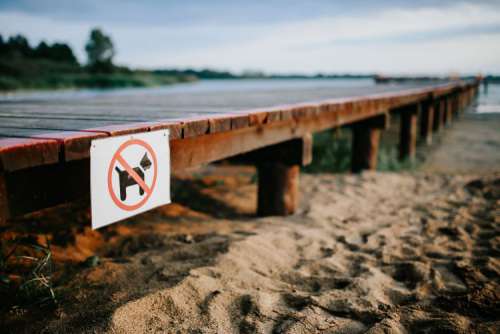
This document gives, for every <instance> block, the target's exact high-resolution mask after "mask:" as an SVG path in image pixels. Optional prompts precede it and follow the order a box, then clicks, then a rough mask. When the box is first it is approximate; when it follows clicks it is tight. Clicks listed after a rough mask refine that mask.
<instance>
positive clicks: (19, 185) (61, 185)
mask: <svg viewBox="0 0 500 334" xmlns="http://www.w3.org/2000/svg"><path fill="white" fill-rule="evenodd" d="M89 182H90V160H89V159H83V160H77V161H72V162H68V163H65V164H60V163H56V164H49V165H43V166H35V167H33V168H26V169H20V170H16V171H13V172H3V173H0V187H2V185H3V186H4V188H5V189H4V190H3V191H2V189H1V188H0V198H1V199H2V202H3V203H4V205H6V206H8V208H7V209H6V210H5V208H4V210H2V211H1V212H0V223H1V221H2V220H5V219H8V218H10V217H15V216H18V215H22V214H25V213H28V212H33V211H37V210H40V209H44V208H47V207H51V206H55V205H58V204H62V203H67V202H71V201H73V200H76V199H78V198H81V197H85V196H86V197H88V196H89V192H90V187H89V184H90V183H89ZM0 209H1V208H0Z"/></svg>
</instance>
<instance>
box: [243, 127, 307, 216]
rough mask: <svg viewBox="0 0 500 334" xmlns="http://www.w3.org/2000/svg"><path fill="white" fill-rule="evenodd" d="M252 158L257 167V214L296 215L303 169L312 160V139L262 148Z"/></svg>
mask: <svg viewBox="0 0 500 334" xmlns="http://www.w3.org/2000/svg"><path fill="white" fill-rule="evenodd" d="M249 158H253V159H254V163H255V164H256V165H257V173H258V190H257V214H258V215H259V216H270V215H289V214H293V213H294V212H295V211H296V210H297V206H298V202H299V173H300V166H301V165H306V164H309V163H310V162H311V160H312V137H311V135H310V134H308V135H306V136H304V137H303V138H297V139H293V140H289V141H286V142H283V143H280V144H277V145H272V146H268V147H265V148H262V149H260V150H257V151H255V152H252V153H250V156H249Z"/></svg>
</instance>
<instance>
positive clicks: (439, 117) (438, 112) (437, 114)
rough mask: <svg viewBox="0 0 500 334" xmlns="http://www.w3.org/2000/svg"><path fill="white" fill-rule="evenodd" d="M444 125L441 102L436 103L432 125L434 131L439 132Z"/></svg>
mask: <svg viewBox="0 0 500 334" xmlns="http://www.w3.org/2000/svg"><path fill="white" fill-rule="evenodd" d="M442 125H443V110H442V108H441V101H439V100H438V101H435V102H434V120H433V123H432V130H433V131H434V132H439V130H441V127H442Z"/></svg>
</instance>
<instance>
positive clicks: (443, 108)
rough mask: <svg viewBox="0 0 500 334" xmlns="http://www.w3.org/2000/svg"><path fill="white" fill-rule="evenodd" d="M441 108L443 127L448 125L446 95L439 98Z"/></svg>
mask: <svg viewBox="0 0 500 334" xmlns="http://www.w3.org/2000/svg"><path fill="white" fill-rule="evenodd" d="M439 109H441V128H444V127H445V126H446V125H448V118H447V116H448V114H447V113H446V97H442V98H441V99H440V100H439Z"/></svg>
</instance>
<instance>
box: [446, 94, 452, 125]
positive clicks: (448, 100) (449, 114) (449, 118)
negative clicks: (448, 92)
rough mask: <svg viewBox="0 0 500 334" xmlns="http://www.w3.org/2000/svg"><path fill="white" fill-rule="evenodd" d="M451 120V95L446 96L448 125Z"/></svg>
mask: <svg viewBox="0 0 500 334" xmlns="http://www.w3.org/2000/svg"><path fill="white" fill-rule="evenodd" d="M452 121H453V97H452V96H448V97H447V98H446V122H447V124H448V125H450V124H451V122H452Z"/></svg>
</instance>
